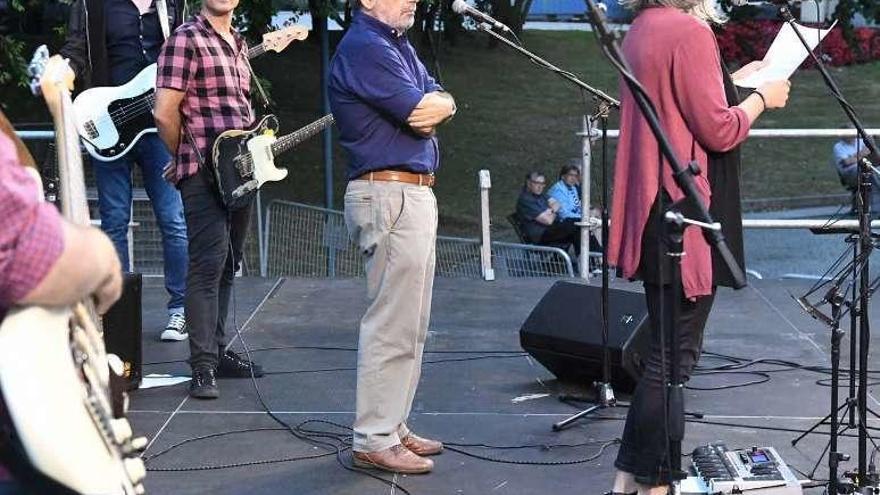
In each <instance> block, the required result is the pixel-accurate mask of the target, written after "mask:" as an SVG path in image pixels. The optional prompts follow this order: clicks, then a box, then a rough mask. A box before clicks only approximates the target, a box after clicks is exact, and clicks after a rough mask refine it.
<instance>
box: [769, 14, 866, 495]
mask: <svg viewBox="0 0 880 495" xmlns="http://www.w3.org/2000/svg"><path fill="white" fill-rule="evenodd" d="M779 13H780V14H781V15H782V18H783V19H784V20H785V22H786V23H788V24H789V26H791V28H792V29H793V30H794V32H795V34H796V35H797V37H798V39H799V40H800V42H801V44H803V45H804V48H806V50H807V53H808V54H809V56H810V58H811V59H812V60H813V63H815V64H816V68H817V69H818V70H819V73H820V74H822V79H823V80H824V81H825V84H826V85H827V86H828V89H829V90H831V94H832V95H833V96H834V97H835V98H836V99H837V102H838V103H839V104H840V106H841V108H842V109H843V112H844V113H845V114H846V116H847V118H848V119H849V121H850V122H852V124H853V126H855V128H856V131H857V132H858V135H859V137H860V138H861V140H862V142H864V144H865V146H866V147H867V148H868V150H869V151H870V152H871V158H872V160H873V161H874V163H880V152H878V149H877V145H876V144H875V143H874V140H873V139H872V138H871V136H869V135H868V133H867V132H866V131H865V127H864V126H863V125H862V122H861V119H860V118H859V116H858V115H857V114H856V112H855V109H854V108H853V107H852V105H850V104H849V102H847V101H846V99H845V98H844V96H843V94H842V93H841V92H840V88H839V87H838V86H837V83H836V82H835V81H834V79H833V78H832V77H831V74H829V73H828V69H827V68H826V67H825V64H824V63H823V62H822V60H821V59H819V57H817V56H816V54H815V53H814V52H813V50H811V49H810V45H809V43H808V42H807V40H806V39H804V36H803V34H802V33H801V32H800V30H799V29H798V27H797V23H796V22H795V18H794V16H793V15H792V13H791V10H790V9H789V8H788V5H782V6H781V7H780V8H779ZM858 167H859V192H858V194H859V236H858V238H859V242H858V244H859V256H860V258H862V261H863V262H862V265H861V272H860V274H859V308H858V318H859V346H858V347H859V386H858V397H857V413H858V423H859V424H858V429H859V441H858V457H859V467H858V473H857V483H858V487H859V488H863V487H866V486H869V485H868V482H869V481H871V480H869V479H868V477H867V474H868V473H867V459H868V452H867V438H868V431H867V424H866V423H867V415H868V404H867V402H868V354H869V344H870V336H871V328H870V323H869V321H868V299H869V287H868V285H869V279H870V272H869V262H868V256H869V255H870V253H871V251H872V249H873V243H872V240H871V206H870V205H871V203H870V201H871V183H872V172H876V169H875V168H874V167H873V165H872V164H871V162H869V161H868V160H867V159H861V160H858ZM852 310H855V308H853V309H852ZM852 379H853V377H852V376H851V377H850V380H852ZM835 415H836V413H835ZM831 434H832V435H836V434H837V432H836V431H834V430H832V431H831ZM835 443H836V442H835ZM839 460H841V459H840V454H839V453H838V452H835V451H830V452H829V461H828V462H829V469H830V470H831V471H832V472H834V473H835V474H836V470H837V463H838V462H839ZM830 483H834V485H833V486H834V488H835V489H836V488H837V481H836V480H834V481H831V482H830ZM830 483H829V486H831V485H830ZM829 493H831V494H834V492H831V491H830V490H829ZM834 495H836V494H834Z"/></svg>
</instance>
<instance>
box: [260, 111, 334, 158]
mask: <svg viewBox="0 0 880 495" xmlns="http://www.w3.org/2000/svg"><path fill="white" fill-rule="evenodd" d="M333 122H334V119H333V115H332V114H327V115H325V116H323V117H321V118H320V119H318V120H316V121H314V122H312V123H311V124H309V125H307V126H305V127H303V128H301V129H298V130H296V131H293V132H291V133H290V134H288V135H286V136H282V137H280V138H278V140H276V141H275V143H274V144H272V154H273V155H274V156H278V155H280V154H282V153H284V152H286V151H290V150H291V149H293V148H295V147H297V146H298V145H299V144H300V143H302V142H303V141H305V140H306V139H309V138H310V137H312V136H314V135H315V134H317V133H319V132H321V131H323V130H324V129H325V128H327V127H329V126H330V125H332V124H333Z"/></svg>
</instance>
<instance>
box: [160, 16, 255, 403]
mask: <svg viewBox="0 0 880 495" xmlns="http://www.w3.org/2000/svg"><path fill="white" fill-rule="evenodd" d="M236 6H238V0H204V1H203V2H202V10H201V13H200V14H199V15H197V16H195V18H193V19H192V20H191V21H190V22H187V23H186V24H184V25H182V26H181V27H180V28H178V29H177V31H175V32H174V34H173V35H171V37H169V38H168V41H167V43H166V44H165V47H164V48H163V49H162V53H161V55H160V56H159V76H158V81H157V83H156V86H157V87H158V90H157V94H156V110H155V118H156V124H157V127H158V128H159V134H160V135H161V136H162V140H163V141H165V144H166V145H168V149H170V150H172V151H173V152H174V153H175V156H176V158H175V161H174V163H173V164H172V166H170V167H169V168H168V170H167V171H166V176H167V177H168V179H169V180H170V181H171V182H173V183H174V184H176V185H177V187H178V189H180V193H181V196H182V197H183V205H184V212H185V216H186V224H187V232H188V236H189V275H188V279H187V293H186V315H187V319H188V320H189V329H190V341H189V344H190V360H189V363H190V366H191V367H192V370H193V375H192V382H191V384H190V389H189V393H190V395H191V396H192V397H195V398H198V399H214V398H217V397H219V395H220V391H219V389H218V388H217V380H216V378H217V377H220V378H223V377H230V378H233V377H238V378H247V377H250V376H251V373H252V372H253V375H254V376H257V377H259V376H262V374H263V371H262V369H261V368H260V366H259V365H255V364H253V365H252V363H250V362H249V361H247V360H244V359H242V358H241V357H240V356H238V355H237V354H235V353H234V352H232V351H231V350H226V349H225V347H226V343H227V342H226V332H225V324H226V315H227V312H228V308H229V298H230V293H231V289H232V283H233V280H234V277H235V272H236V271H237V269H238V266H239V264H240V262H241V257H242V251H241V250H242V246H243V245H244V240H245V235H246V234H247V230H248V224H249V221H250V216H251V208H252V206H253V202H252V201H250V202H248V203H246V204H245V205H243V206H241V207H239V208H237V209H234V211H233V210H231V209H228V208H226V207H225V206H224V204H223V203H222V202H221V199H220V195H219V193H218V190H217V188H216V184H215V182H214V179H213V176H212V175H211V171H210V170H209V169H207V168H206V164H205V160H206V159H207V157H208V156H209V149H210V145H211V140H212V139H214V138H215V137H217V135H219V134H220V133H222V132H224V131H227V130H230V129H244V128H247V126H248V125H249V124H250V123H251V122H252V121H253V120H254V111H253V109H252V108H251V105H250V100H249V95H250V76H251V73H250V69H249V65H248V61H247V51H248V50H247V45H246V43H245V41H244V39H243V38H242V37H241V36H240V35H239V34H238V33H237V32H236V31H235V30H233V28H232V14H233V10H234V9H235V7H236ZM207 166H210V165H207Z"/></svg>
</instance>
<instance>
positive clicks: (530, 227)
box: [516, 172, 581, 255]
mask: <svg viewBox="0 0 880 495" xmlns="http://www.w3.org/2000/svg"><path fill="white" fill-rule="evenodd" d="M546 186H547V179H546V178H545V177H544V174H542V173H540V172H529V173H528V174H526V181H525V185H524V186H523V190H522V192H521V193H520V195H519V198H518V199H517V201H516V215H517V217H518V219H519V222H520V225H521V226H522V230H523V233H524V234H525V236H526V240H527V241H528V242H531V243H532V244H539V245H542V246H556V247H561V248H562V249H568V246H573V247H574V250H575V254H576V255H579V254H580V249H581V248H580V242H579V235H580V234H579V233H578V228H579V227H578V226H577V225H575V222H576V221H577V220H578V219H579V218H580V215H578V216H577V217H569V218H564V212H562V211H560V210H561V209H562V203H560V202H559V201H558V200H556V199H555V198H553V197H550V196H549V195H547V194H546V193H545V192H544V188H545V187H546Z"/></svg>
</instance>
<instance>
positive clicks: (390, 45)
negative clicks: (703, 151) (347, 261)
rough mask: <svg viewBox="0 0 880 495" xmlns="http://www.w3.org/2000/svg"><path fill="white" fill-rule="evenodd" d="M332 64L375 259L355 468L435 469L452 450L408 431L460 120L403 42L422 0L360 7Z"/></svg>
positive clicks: (340, 122)
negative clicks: (444, 133) (451, 132)
mask: <svg viewBox="0 0 880 495" xmlns="http://www.w3.org/2000/svg"><path fill="white" fill-rule="evenodd" d="M355 8H356V9H357V10H358V11H357V12H356V14H355V16H354V20H353V21H352V24H351V27H350V28H349V30H348V33H346V35H345V37H344V38H343V39H342V41H341V42H340V44H339V47H338V49H337V51H336V55H335V57H334V59H333V61H332V63H331V68H330V83H329V86H330V88H329V91H330V93H329V94H330V105H331V107H332V110H333V115H334V116H335V117H336V125H337V127H339V131H340V138H339V141H340V144H341V145H342V146H343V148H345V150H346V151H347V152H348V155H349V158H350V163H349V166H348V179H349V181H350V182H349V183H348V188H347V189H346V193H345V222H346V225H347V226H348V230H349V234H350V235H351V238H352V240H353V241H354V242H355V243H356V244H357V245H358V246H359V248H360V250H361V251H362V253H363V255H364V257H365V259H366V271H367V292H368V297H369V299H370V306H369V308H368V309H367V312H366V314H365V315H364V317H363V319H362V320H361V324H360V342H359V346H358V347H359V350H358V370H357V407H356V409H357V412H356V417H355V422H354V444H353V450H354V454H353V458H354V461H353V462H354V465H355V466H357V467H364V468H378V469H384V470H386V471H392V472H399V473H426V472H428V471H430V470H431V469H432V468H433V465H434V464H433V462H432V461H431V460H430V459H427V458H424V457H423V456H426V455H432V454H439V453H440V452H441V451H442V449H443V445H442V444H441V443H440V442H437V441H434V440H428V439H424V438H420V437H418V436H416V435H415V434H414V433H412V432H411V431H410V430H409V429H408V428H407V426H406V418H407V416H409V412H410V409H411V407H412V401H413V397H414V395H415V391H416V385H417V384H418V381H419V375H420V372H421V365H422V351H423V350H424V346H425V338H426V336H427V333H428V320H429V317H430V311H431V288H432V285H433V280H434V242H435V239H436V235H437V202H436V199H435V198H434V193H433V191H432V190H431V187H432V186H433V184H434V171H435V170H436V169H437V167H438V166H439V158H440V157H439V149H438V145H437V138H436V137H435V136H434V134H435V130H436V127H437V126H438V125H440V124H441V123H443V122H445V121H447V120H448V119H449V118H450V117H452V115H453V114H454V113H455V102H454V101H453V99H452V97H451V96H450V95H449V94H447V93H445V92H443V89H442V88H441V87H440V86H439V85H438V84H437V83H436V82H435V81H434V79H433V78H432V77H431V76H429V75H428V73H427V71H426V70H425V66H424V65H423V64H422V63H421V61H419V59H418V57H417V56H416V54H415V51H414V50H413V47H412V46H411V45H410V44H409V41H408V40H407V38H406V37H405V36H404V34H405V32H406V30H407V29H409V28H410V27H412V25H413V21H414V12H415V8H416V0H360V1H359V2H357V1H355Z"/></svg>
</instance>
